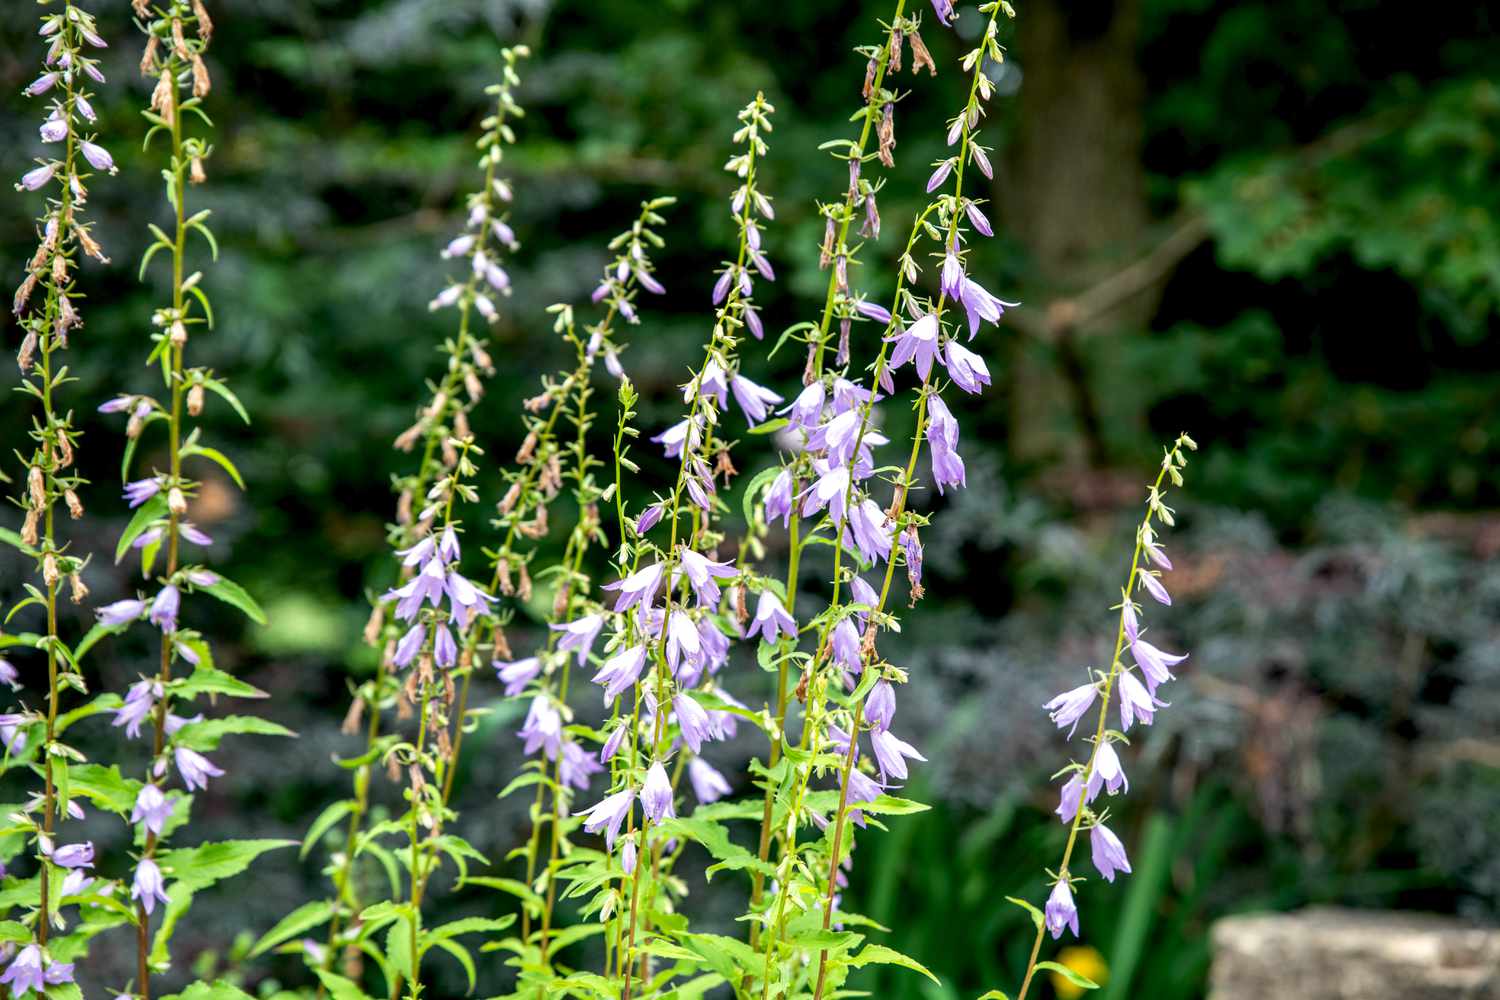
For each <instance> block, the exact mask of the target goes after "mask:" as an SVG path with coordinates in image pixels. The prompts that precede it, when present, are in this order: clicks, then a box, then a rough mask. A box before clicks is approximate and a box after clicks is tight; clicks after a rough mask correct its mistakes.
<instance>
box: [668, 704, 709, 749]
mask: <svg viewBox="0 0 1500 1000" xmlns="http://www.w3.org/2000/svg"><path fill="white" fill-rule="evenodd" d="M672 711H673V712H675V713H676V715H677V725H678V727H679V728H680V729H681V730H682V741H683V742H684V743H686V744H687V745H688V749H690V750H692V751H693V753H700V752H702V750H703V741H704V740H711V739H713V738H714V727H713V723H712V722H710V721H709V718H708V713H707V712H705V711H704V710H703V706H702V705H700V704H698V703H697V702H696V701H695V700H693V697H692V696H691V695H688V694H685V693H678V694H676V695H674V696H673V698H672Z"/></svg>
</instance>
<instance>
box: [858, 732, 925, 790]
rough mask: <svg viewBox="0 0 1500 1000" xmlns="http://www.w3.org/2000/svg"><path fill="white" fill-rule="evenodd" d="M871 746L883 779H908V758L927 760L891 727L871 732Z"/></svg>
mask: <svg viewBox="0 0 1500 1000" xmlns="http://www.w3.org/2000/svg"><path fill="white" fill-rule="evenodd" d="M870 747H871V749H872V750H874V752H875V762H876V763H877V764H879V765H880V777H881V780H882V781H889V780H890V779H892V778H895V779H897V780H900V781H905V780H906V775H907V771H906V759H907V758H911V759H912V760H921V761H925V760H926V759H927V758H926V757H923V756H922V754H921V753H920V752H918V750H917V748H916V747H914V746H912V745H911V744H910V743H908V742H906V741H905V740H902V739H898V738H897V737H896V735H895V734H894V733H892V732H891V731H890V730H889V729H878V730H875V731H874V732H872V733H871V734H870Z"/></svg>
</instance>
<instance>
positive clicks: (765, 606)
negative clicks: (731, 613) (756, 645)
mask: <svg viewBox="0 0 1500 1000" xmlns="http://www.w3.org/2000/svg"><path fill="white" fill-rule="evenodd" d="M756 633H759V634H760V637H761V638H762V639H764V640H765V641H766V642H775V641H776V637H777V636H778V635H785V636H786V637H787V638H788V639H795V638H796V637H797V622H796V620H795V619H793V618H792V616H791V615H789V614H787V612H786V608H784V607H782V606H781V602H780V601H779V600H777V599H776V595H775V594H773V593H771V592H770V591H769V590H763V591H761V592H760V600H759V601H758V602H756V605H755V620H754V621H752V622H751V623H750V631H749V632H747V633H746V638H748V637H749V636H752V635H755V634H756Z"/></svg>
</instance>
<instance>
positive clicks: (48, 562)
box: [42, 552, 59, 587]
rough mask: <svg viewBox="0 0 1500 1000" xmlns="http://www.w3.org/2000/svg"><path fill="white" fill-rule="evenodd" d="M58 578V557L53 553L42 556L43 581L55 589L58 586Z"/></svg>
mask: <svg viewBox="0 0 1500 1000" xmlns="http://www.w3.org/2000/svg"><path fill="white" fill-rule="evenodd" d="M58 578H59V573H58V570H57V556H56V554H54V553H52V552H48V553H47V554H46V555H44V556H42V580H43V581H44V582H45V583H46V584H47V586H48V587H55V586H57V581H58Z"/></svg>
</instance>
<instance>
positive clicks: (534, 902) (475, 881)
mask: <svg viewBox="0 0 1500 1000" xmlns="http://www.w3.org/2000/svg"><path fill="white" fill-rule="evenodd" d="M469 885H478V886H483V887H484V888H486V889H498V890H499V891H500V892H508V893H510V894H511V895H512V896H515V897H516V898H517V899H519V900H521V901H522V902H523V903H526V904H528V906H530V907H532V908H533V909H534V912H537V913H540V912H541V907H542V897H541V896H540V895H539V894H537V892H536V891H535V890H533V889H532V888H531V887H530V886H529V885H527V884H526V883H525V882H522V881H520V880H518V879H513V878H491V877H490V876H488V875H480V876H474V877H471V878H466V879H464V880H463V881H461V882H459V884H458V886H457V888H459V889H462V888H463V887H464V886H469Z"/></svg>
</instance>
